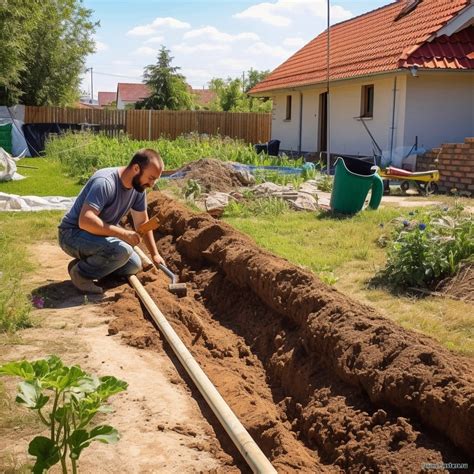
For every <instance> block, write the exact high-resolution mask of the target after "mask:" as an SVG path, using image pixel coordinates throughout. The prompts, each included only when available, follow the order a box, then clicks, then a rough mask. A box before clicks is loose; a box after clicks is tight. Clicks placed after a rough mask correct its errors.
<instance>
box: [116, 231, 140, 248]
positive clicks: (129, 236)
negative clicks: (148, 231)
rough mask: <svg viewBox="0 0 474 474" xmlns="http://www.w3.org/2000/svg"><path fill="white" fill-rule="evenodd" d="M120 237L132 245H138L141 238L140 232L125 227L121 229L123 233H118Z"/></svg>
mask: <svg viewBox="0 0 474 474" xmlns="http://www.w3.org/2000/svg"><path fill="white" fill-rule="evenodd" d="M120 238H121V239H122V240H124V241H125V242H127V244H130V245H131V246H132V247H135V245H138V244H139V243H140V242H141V241H142V238H141V237H140V234H139V233H138V232H134V231H133V230H126V229H124V230H123V233H122V234H121V235H120Z"/></svg>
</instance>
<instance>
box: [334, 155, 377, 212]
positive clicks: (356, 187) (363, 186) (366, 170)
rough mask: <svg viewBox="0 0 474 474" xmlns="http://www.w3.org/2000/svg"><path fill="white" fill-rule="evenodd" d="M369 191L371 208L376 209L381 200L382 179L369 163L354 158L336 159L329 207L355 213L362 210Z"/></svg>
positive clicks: (338, 210) (335, 210) (336, 210)
mask: <svg viewBox="0 0 474 474" xmlns="http://www.w3.org/2000/svg"><path fill="white" fill-rule="evenodd" d="M369 191H372V195H371V197H370V201H369V207H370V208H371V209H377V208H378V207H379V205H380V202H381V201H382V196H383V181H382V178H381V177H380V176H379V175H378V174H377V172H376V171H374V170H373V169H371V165H370V163H365V162H362V161H361V160H357V159H354V158H341V157H339V158H338V159H337V161H336V173H335V175H334V185H333V188H332V193H331V209H332V211H333V212H338V213H341V214H355V213H357V212H359V211H361V210H362V208H363V207H364V202H365V200H366V198H367V194H368V193H369Z"/></svg>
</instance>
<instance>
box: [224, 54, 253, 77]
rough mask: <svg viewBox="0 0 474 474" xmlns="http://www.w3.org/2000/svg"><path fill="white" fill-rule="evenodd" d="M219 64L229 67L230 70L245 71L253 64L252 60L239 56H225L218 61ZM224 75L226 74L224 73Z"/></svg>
mask: <svg viewBox="0 0 474 474" xmlns="http://www.w3.org/2000/svg"><path fill="white" fill-rule="evenodd" d="M219 64H220V65H221V66H224V67H226V68H229V69H230V70H231V71H239V72H241V71H247V70H248V69H250V68H251V67H253V66H254V64H253V62H252V61H249V60H248V59H239V58H225V59H222V60H220V61H219ZM225 75H226V74H225Z"/></svg>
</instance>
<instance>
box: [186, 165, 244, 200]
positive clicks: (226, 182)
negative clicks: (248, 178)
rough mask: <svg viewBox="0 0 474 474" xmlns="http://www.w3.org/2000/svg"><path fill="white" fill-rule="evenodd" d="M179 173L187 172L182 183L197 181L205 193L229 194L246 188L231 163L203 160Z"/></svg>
mask: <svg viewBox="0 0 474 474" xmlns="http://www.w3.org/2000/svg"><path fill="white" fill-rule="evenodd" d="M178 171H184V172H186V177H185V178H183V180H182V181H184V182H185V181H187V180H189V179H194V180H196V181H197V182H198V183H199V184H200V185H201V189H202V191H203V192H211V191H220V192H228V191H232V190H233V189H236V188H240V187H242V186H245V184H244V183H243V182H242V181H241V180H240V178H239V174H238V173H237V172H236V171H235V170H234V169H233V168H232V166H231V165H230V164H229V163H225V162H223V161H221V160H216V159H213V158H203V159H201V160H198V161H193V162H192V163H189V164H188V165H186V166H183V167H182V168H180V169H179V170H178Z"/></svg>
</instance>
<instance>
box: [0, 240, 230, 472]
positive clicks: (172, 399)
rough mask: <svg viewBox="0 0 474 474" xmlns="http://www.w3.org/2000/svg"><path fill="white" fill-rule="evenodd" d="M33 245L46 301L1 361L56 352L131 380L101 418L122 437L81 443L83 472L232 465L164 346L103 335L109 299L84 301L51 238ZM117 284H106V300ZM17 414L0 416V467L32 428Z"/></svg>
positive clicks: (20, 450) (16, 454)
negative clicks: (35, 322) (0, 422)
mask: <svg viewBox="0 0 474 474" xmlns="http://www.w3.org/2000/svg"><path fill="white" fill-rule="evenodd" d="M34 252H35V255H36V258H37V259H38V261H39V263H40V267H39V271H38V272H37V273H36V274H35V275H34V277H33V283H34V284H35V285H36V286H37V287H42V288H41V290H40V291H41V293H42V294H43V295H46V296H47V300H46V302H47V305H48V306H50V307H49V308H46V309H42V310H36V311H35V312H34V316H38V317H39V318H40V319H41V321H42V324H41V327H38V328H33V329H28V330H24V331H21V333H20V336H21V342H19V343H17V344H12V345H7V346H4V347H2V353H1V356H0V360H1V361H7V360H16V359H20V358H23V357H24V358H27V359H37V358H42V357H45V356H47V355H49V354H52V353H55V354H57V355H59V356H61V357H62V358H63V360H64V361H65V362H66V363H68V364H78V365H80V366H81V367H83V368H84V369H85V370H88V371H91V372H93V373H96V374H98V375H114V376H116V377H118V378H122V379H123V380H126V381H127V382H128V384H129V388H128V390H127V391H126V392H125V393H123V394H120V395H117V396H115V397H112V399H111V401H112V406H113V408H114V409H115V410H116V411H115V413H113V414H111V415H109V416H108V417H107V422H108V423H110V424H111V425H113V426H115V427H116V428H117V429H118V430H119V431H120V433H121V434H122V439H121V440H120V442H119V443H118V444H116V445H112V446H107V445H103V444H101V443H96V444H95V445H92V447H90V448H89V449H88V450H85V451H84V454H83V455H82V457H81V460H80V463H79V466H80V469H81V472H84V473H117V472H120V473H138V472H140V473H151V472H166V473H168V472H175V473H181V472H202V471H206V472H209V471H212V470H217V471H219V472H221V471H226V472H230V471H232V470H234V469H233V468H232V467H230V466H229V465H228V464H231V465H232V464H233V460H232V457H231V456H229V455H228V454H226V453H225V452H224V451H223V450H222V448H221V447H220V445H219V443H218V442H217V441H216V439H215V433H214V429H213V427H212V426H211V425H210V424H209V423H208V422H207V421H206V419H205V418H204V417H203V415H202V414H201V408H200V405H199V404H200V403H201V404H203V402H202V400H200V399H199V397H197V399H198V401H195V399H194V398H193V397H192V396H191V391H190V390H189V389H188V388H187V385H186V383H184V382H183V378H182V377H181V375H180V374H179V373H178V372H177V371H176V369H175V367H174V365H173V363H172V362H171V361H170V359H169V357H168V356H167V355H166V353H165V352H164V351H163V348H162V345H161V341H160V339H159V336H158V335H157V334H156V333H155V334H153V335H152V336H151V338H150V341H153V344H154V345H153V347H154V350H147V351H144V350H141V349H139V348H136V347H131V346H130V345H124V344H123V343H122V342H121V341H120V338H119V337H110V336H108V323H109V317H108V316H105V314H104V305H106V304H107V303H94V302H92V301H90V302H89V303H88V304H84V297H83V296H80V295H79V294H78V293H77V292H76V291H75V290H74V288H73V287H72V286H71V284H70V282H69V281H65V280H66V279H67V278H68V276H67V271H66V265H67V262H68V260H69V258H68V257H67V256H66V255H65V254H64V253H63V252H62V251H61V250H60V249H59V248H58V246H56V245H54V244H51V243H39V244H37V245H36V246H35V247H34ZM122 290H123V288H116V289H112V290H109V291H108V292H107V293H106V295H105V296H106V298H105V299H106V300H107V299H110V298H114V294H115V293H119V292H121V291H122ZM137 317H138V315H137ZM132 319H133V318H132ZM129 342H130V341H129ZM2 382H4V383H6V384H7V388H8V389H9V393H11V394H12V395H13V394H14V387H15V385H16V383H14V382H13V381H9V380H8V379H6V378H4V379H2ZM12 406H14V404H12ZM21 413H23V412H21ZM18 416H19V417H20V418H22V417H23V416H22V415H21V414H20V415H18V413H16V414H15V413H12V418H13V417H16V418H15V419H19V418H18ZM19 420H20V421H18V422H15V420H14V419H12V420H11V422H10V423H6V426H8V428H7V427H5V428H3V429H0V439H1V443H0V472H5V471H6V470H7V468H12V464H14V465H17V466H19V465H22V464H24V463H25V462H26V460H27V455H26V452H27V445H28V442H29V440H31V438H32V437H33V436H35V435H36V434H38V433H37V431H36V430H37V427H36V425H35V424H34V423H33V422H32V423H33V424H30V425H28V424H27V425H26V426H25V425H24V424H23V422H22V420H21V419H19ZM30 421H31V420H30ZM4 426H5V425H4ZM2 464H3V465H2Z"/></svg>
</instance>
